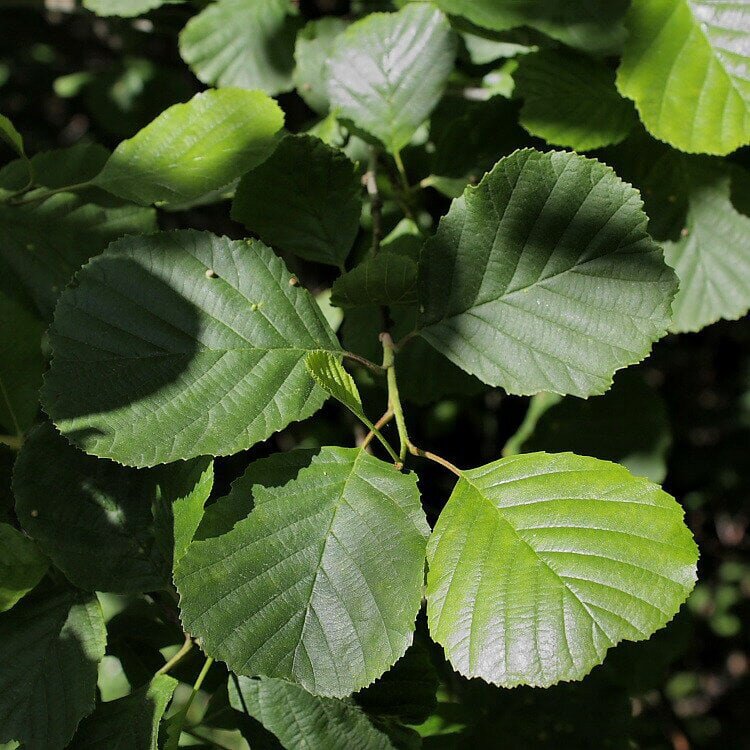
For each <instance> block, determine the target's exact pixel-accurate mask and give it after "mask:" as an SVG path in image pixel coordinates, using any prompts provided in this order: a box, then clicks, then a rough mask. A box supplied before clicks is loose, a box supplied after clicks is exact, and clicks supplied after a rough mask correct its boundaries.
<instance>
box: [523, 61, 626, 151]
mask: <svg viewBox="0 0 750 750" xmlns="http://www.w3.org/2000/svg"><path fill="white" fill-rule="evenodd" d="M513 80H514V81H515V83H516V88H515V92H514V93H515V95H516V96H518V97H520V98H521V99H523V100H524V104H523V108H522V109H521V118H520V122H521V125H523V126H524V127H525V128H526V130H528V131H529V133H531V134H532V135H536V136H539V137H540V138H544V140H545V141H547V143H551V144H553V145H555V146H569V147H570V148H573V149H575V150H576V151H589V150H591V149H596V148H601V147H602V146H609V145H612V144H614V143H620V141H623V140H624V139H625V138H626V137H627V135H628V133H629V132H630V129H631V128H632V126H633V124H634V123H635V122H636V118H635V112H634V111H633V105H632V104H631V103H630V102H629V101H627V99H623V98H622V97H621V96H620V95H619V94H618V93H617V89H616V88H615V75H614V72H613V71H612V70H610V69H609V68H608V67H607V66H606V65H605V64H604V63H602V62H597V61H595V60H592V59H591V58H587V57H584V56H583V55H573V54H570V53H565V52H557V51H555V50H543V51H541V52H537V53H535V54H533V55H526V56H525V57H522V58H521V61H520V63H519V66H518V69H517V70H516V72H515V73H514V74H513Z"/></svg>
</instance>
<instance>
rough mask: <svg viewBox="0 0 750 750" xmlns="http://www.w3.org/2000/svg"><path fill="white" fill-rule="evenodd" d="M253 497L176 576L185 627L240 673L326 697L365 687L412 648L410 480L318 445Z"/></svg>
mask: <svg viewBox="0 0 750 750" xmlns="http://www.w3.org/2000/svg"><path fill="white" fill-rule="evenodd" d="M251 491H252V499H253V502H254V506H255V507H254V509H253V511H252V512H251V513H250V515H249V516H248V517H247V518H246V519H244V520H242V521H239V522H237V523H235V524H234V526H233V528H232V529H231V531H229V532H228V533H226V534H223V535H221V536H214V537H212V538H209V539H206V540H205V541H196V542H194V543H193V544H192V545H191V546H190V548H189V549H188V552H187V554H186V555H185V557H183V558H182V561H181V562H180V564H179V565H178V567H177V570H176V572H175V582H176V584H177V588H178V590H179V592H180V606H181V610H182V620H183V624H184V626H185V628H186V629H187V630H188V631H189V632H190V633H192V634H193V635H196V636H199V637H200V638H201V640H202V642H203V644H204V647H205V650H206V652H207V653H208V654H210V655H212V656H214V657H216V658H219V659H222V660H223V661H226V662H227V665H228V666H229V667H230V669H232V671H234V672H236V673H238V674H253V675H258V674H260V675H266V676H269V677H282V678H285V679H288V680H293V681H295V682H298V683H299V684H300V685H301V686H302V687H304V688H305V689H306V690H309V691H310V692H313V693H316V694H319V695H328V696H345V695H348V694H349V693H351V692H352V691H354V690H358V689H359V688H362V687H364V686H366V685H367V684H369V683H370V682H372V681H373V680H374V679H375V678H376V677H379V676H380V675H381V674H382V673H383V672H384V671H385V670H386V669H387V668H388V667H390V666H391V665H392V664H393V663H394V662H395V661H396V660H397V659H398V658H399V657H400V656H401V655H403V653H404V652H405V651H406V648H407V647H408V646H409V644H410V643H411V640H412V633H413V630H414V620H415V617H416V614H417V610H418V609H419V605H420V600H421V589H422V578H423V567H424V549H425V539H426V536H427V534H428V527H427V524H426V521H425V518H424V514H423V511H422V509H421V506H420V504H419V495H418V492H417V487H416V478H415V477H414V475H406V474H401V473H399V472H398V471H396V469H395V468H394V467H393V466H391V465H389V464H386V463H384V462H382V461H379V460H378V459H376V458H373V457H372V456H370V455H369V454H367V453H366V452H364V451H361V450H359V449H348V448H323V449H321V451H320V452H319V453H318V454H317V455H315V456H314V457H312V458H311V459H310V463H309V466H306V467H304V468H302V469H300V470H299V472H298V473H297V476H296V478H295V479H293V480H290V481H288V482H287V483H285V484H283V485H281V486H277V487H272V486H271V487H269V486H265V485H264V484H261V483H259V484H256V485H253V487H252V490H251Z"/></svg>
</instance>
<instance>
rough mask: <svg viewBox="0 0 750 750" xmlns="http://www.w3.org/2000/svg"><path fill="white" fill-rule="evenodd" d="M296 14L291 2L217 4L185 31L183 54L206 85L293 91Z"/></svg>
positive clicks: (231, 1)
mask: <svg viewBox="0 0 750 750" xmlns="http://www.w3.org/2000/svg"><path fill="white" fill-rule="evenodd" d="M296 13H297V11H296V9H295V8H294V6H293V4H292V3H291V2H290V0H218V2H215V3H211V4H210V5H208V6H207V7H206V8H204V9H203V10H202V11H201V12H200V13H199V14H198V15H197V16H194V17H193V18H191V19H190V21H189V22H188V24H187V26H185V28H184V29H183V30H182V33H181V34H180V55H181V56H182V59H183V60H184V61H185V62H186V63H187V64H188V65H189V66H190V68H191V69H192V71H193V73H195V75H196V76H197V77H198V78H199V79H200V80H201V81H203V83H208V84H212V85H215V86H219V87H224V86H237V87H238V88H243V89H260V90H261V91H265V92H267V93H269V94H278V93H281V92H282V91H288V90H289V89H291V88H292V70H293V68H294V40H295V36H296V33H297V29H298V28H299V27H300V25H301V22H300V21H299V20H298V19H297V17H296Z"/></svg>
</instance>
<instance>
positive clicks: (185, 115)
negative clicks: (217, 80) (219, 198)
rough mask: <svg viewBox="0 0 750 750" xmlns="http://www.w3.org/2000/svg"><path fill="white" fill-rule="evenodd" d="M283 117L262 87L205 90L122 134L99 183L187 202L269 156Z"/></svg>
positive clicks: (136, 198)
mask: <svg viewBox="0 0 750 750" xmlns="http://www.w3.org/2000/svg"><path fill="white" fill-rule="evenodd" d="M283 124H284V115H283V113H282V111H281V109H280V108H279V106H278V105H277V104H276V103H275V102H274V101H273V100H272V99H271V98H270V97H268V96H267V95H266V94H264V93H262V92H260V91H243V90H241V89H222V90H220V91H204V92H202V93H200V94H196V95H195V96H194V97H193V98H192V99H191V100H190V101H189V102H187V103H185V104H175V105H174V106H172V107H170V108H169V109H167V110H165V111H164V112H162V113H161V114H160V115H159V116H158V117H157V118H156V119H155V120H154V121H153V122H152V123H150V124H149V125H148V126H146V127H145V128H144V129H143V130H141V131H140V132H139V133H137V134H136V135H135V136H133V137H132V138H130V139H129V140H127V141H123V142H122V143H121V144H120V145H119V146H118V147H117V148H116V149H115V150H114V152H113V153H112V156H110V158H109V160H108V161H107V163H106V164H105V165H104V169H102V171H101V172H100V173H99V175H98V176H97V177H96V178H95V180H94V184H96V185H98V186H99V187H101V188H104V189H105V190H108V191H109V192H110V193H114V194H115V195H119V196H120V197H121V198H125V199H127V200H130V201H133V202H134V203H139V204H141V205H148V204H150V203H159V202H175V201H189V200H192V199H194V198H198V197H199V196H201V195H203V194H204V193H208V192H210V191H212V190H216V189H218V188H221V187H224V186H225V185H227V184H229V183H230V182H232V180H234V179H236V178H237V177H239V176H240V175H242V174H244V173H245V172H247V171H248V170H249V169H252V168H253V167H256V166H257V165H258V164H260V163H261V162H262V161H264V160H265V159H266V158H267V157H268V155H269V154H270V153H271V152H272V151H273V148H274V146H275V139H274V136H275V134H276V133H277V132H278V130H279V129H280V128H281V127H282V125H283Z"/></svg>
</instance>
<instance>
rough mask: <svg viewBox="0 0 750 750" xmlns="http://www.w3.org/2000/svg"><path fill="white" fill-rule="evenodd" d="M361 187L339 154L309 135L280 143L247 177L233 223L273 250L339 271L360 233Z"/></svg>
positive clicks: (240, 189)
mask: <svg viewBox="0 0 750 750" xmlns="http://www.w3.org/2000/svg"><path fill="white" fill-rule="evenodd" d="M361 194H362V184H361V182H360V179H359V175H358V174H357V169H356V167H355V166H354V164H352V162H351V161H349V159H347V158H346V156H345V155H344V154H343V153H342V152H341V151H339V150H338V149H333V148H331V147H330V146H327V145H326V144H325V143H323V142H322V141H321V140H319V139H317V138H313V137H312V136H307V135H300V136H289V137H287V138H284V139H283V140H282V141H281V143H280V144H279V145H278V147H277V148H276V150H275V151H274V152H273V154H272V155H271V156H270V157H269V158H268V159H267V160H266V161H265V162H264V163H263V164H261V165H260V166H258V167H256V168H255V169H253V170H252V171H251V172H249V173H248V174H246V175H245V176H244V177H243V178H242V180H241V181H240V184H239V186H238V188H237V193H236V195H235V198H234V202H233V203H232V218H233V219H235V220H236V221H240V222H242V223H243V224H244V225H245V226H246V227H247V228H248V229H249V230H250V231H251V232H253V233H254V234H257V235H258V236H259V237H260V239H262V240H263V241H264V242H266V243H267V244H269V245H272V246H273V247H275V248H278V249H279V250H282V251H287V252H291V253H295V254H296V255H299V256H300V257H301V258H305V259H306V260H311V261H316V262H318V263H328V264H330V265H333V266H338V267H339V268H343V266H344V261H345V260H346V256H347V255H348V254H349V250H350V249H351V246H352V243H353V242H354V238H355V237H356V235H357V231H358V229H359V217H360V214H361V212H362V198H361Z"/></svg>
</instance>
